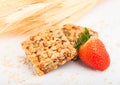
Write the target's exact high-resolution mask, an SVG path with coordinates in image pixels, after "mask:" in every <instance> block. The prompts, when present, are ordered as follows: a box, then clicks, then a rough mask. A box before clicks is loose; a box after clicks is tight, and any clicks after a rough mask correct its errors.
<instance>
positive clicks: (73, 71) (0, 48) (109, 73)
mask: <svg viewBox="0 0 120 85" xmlns="http://www.w3.org/2000/svg"><path fill="white" fill-rule="evenodd" d="M119 8H120V0H105V1H104V2H103V3H102V4H100V5H98V6H97V7H96V8H95V9H93V10H92V11H91V12H89V13H88V14H87V15H86V16H84V17H83V18H82V19H81V20H80V22H78V23H77V24H78V25H83V26H87V27H90V28H93V29H94V30H96V31H98V33H99V38H100V39H101V40H102V41H103V42H104V44H105V46H106V48H107V50H108V52H109V54H110V58H111V64H110V67H109V68H108V69H107V70H106V71H103V72H100V71H95V70H92V69H90V68H88V67H86V66H85V65H83V64H82V63H80V62H69V63H67V64H65V65H64V66H61V67H60V68H58V69H57V70H54V71H52V72H50V73H48V74H46V75H44V76H41V77H40V76H37V75H36V74H35V72H34V71H33V70H32V69H33V68H32V67H30V65H29V64H24V63H23V60H24V58H25V54H24V52H23V50H22V48H21V45H20V39H19V38H14V39H7V38H6V39H3V38H2V39H0V84H1V85H120V73H119V71H120V38H119V37H120V9H119Z"/></svg>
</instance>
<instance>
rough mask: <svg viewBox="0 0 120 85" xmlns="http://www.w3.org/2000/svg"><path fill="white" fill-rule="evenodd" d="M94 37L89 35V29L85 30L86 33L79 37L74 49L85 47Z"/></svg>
mask: <svg viewBox="0 0 120 85" xmlns="http://www.w3.org/2000/svg"><path fill="white" fill-rule="evenodd" d="M91 36H92V35H91V34H90V33H89V30H88V28H85V30H84V32H83V33H82V34H81V35H80V36H79V38H78V40H77V41H76V42H75V44H74V48H75V49H78V48H79V47H80V46H81V45H83V44H84V43H85V42H86V41H87V40H88V39H89V38H90V37H91Z"/></svg>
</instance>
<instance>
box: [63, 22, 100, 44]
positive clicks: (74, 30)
mask: <svg viewBox="0 0 120 85" xmlns="http://www.w3.org/2000/svg"><path fill="white" fill-rule="evenodd" d="M85 28H86V27H82V26H76V25H73V24H65V25H64V26H63V27H62V30H63V32H64V34H65V36H66V37H67V38H68V40H69V41H70V43H71V45H74V44H75V41H77V39H78V38H79V36H80V35H81V33H83V32H84V29H85ZM88 30H89V32H90V34H91V35H95V36H98V33H97V32H96V31H93V30H92V29H90V28H88Z"/></svg>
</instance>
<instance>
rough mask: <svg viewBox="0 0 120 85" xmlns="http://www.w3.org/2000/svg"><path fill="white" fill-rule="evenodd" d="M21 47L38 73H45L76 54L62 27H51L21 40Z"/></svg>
mask: <svg viewBox="0 0 120 85" xmlns="http://www.w3.org/2000/svg"><path fill="white" fill-rule="evenodd" d="M22 47H23V49H24V51H25V53H26V55H27V57H28V59H29V60H30V62H31V63H32V65H33V67H34V68H35V69H36V71H37V73H38V75H43V74H46V73H48V72H50V71H52V70H54V69H57V68H58V66H60V65H63V64H65V63H66V62H68V61H71V60H72V59H73V58H74V57H75V56H76V53H77V52H76V50H75V48H74V47H73V46H72V45H71V44H70V42H69V40H68V39H67V37H66V36H65V35H64V33H63V31H62V29H59V28H55V27H51V28H48V29H46V30H44V31H42V32H39V33H38V34H37V35H34V36H31V37H30V38H29V39H27V40H25V41H24V42H22Z"/></svg>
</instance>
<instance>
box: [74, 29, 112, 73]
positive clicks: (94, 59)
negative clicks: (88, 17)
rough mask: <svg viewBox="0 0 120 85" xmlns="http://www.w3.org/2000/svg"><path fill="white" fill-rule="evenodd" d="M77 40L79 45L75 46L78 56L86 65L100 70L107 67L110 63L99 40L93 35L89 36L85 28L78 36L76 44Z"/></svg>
mask: <svg viewBox="0 0 120 85" xmlns="http://www.w3.org/2000/svg"><path fill="white" fill-rule="evenodd" d="M83 35H84V36H83ZM88 35H89V36H88ZM78 42H79V45H78V46H77V47H79V48H78V55H79V58H80V59H81V60H82V61H83V62H84V63H85V64H86V65H88V66H90V67H92V68H93V69H96V70H101V71H103V70H105V69H107V68H108V66H109V65H110V57H109V54H108V53H107V51H106V48H105V46H104V44H103V43H102V41H101V40H99V39H98V38H97V37H95V36H91V35H90V34H89V32H88V30H87V29H86V30H85V32H84V33H83V34H82V35H81V36H80V38H79V39H78V41H77V42H76V44H77V43H78ZM80 42H81V43H80Z"/></svg>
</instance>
